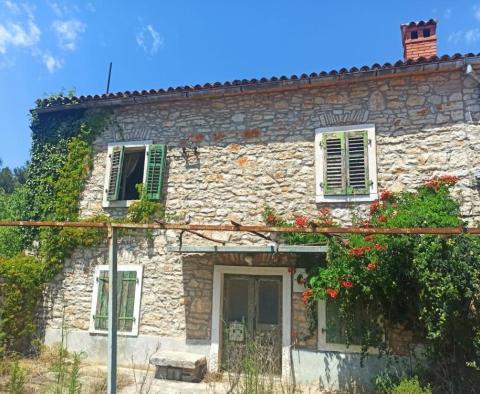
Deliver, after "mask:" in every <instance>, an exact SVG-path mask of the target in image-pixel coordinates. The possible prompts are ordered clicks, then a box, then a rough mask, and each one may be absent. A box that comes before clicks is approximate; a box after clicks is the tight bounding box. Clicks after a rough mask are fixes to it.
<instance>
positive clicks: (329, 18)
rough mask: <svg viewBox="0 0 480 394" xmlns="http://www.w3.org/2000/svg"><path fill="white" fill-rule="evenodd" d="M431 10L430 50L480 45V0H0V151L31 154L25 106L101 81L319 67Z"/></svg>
mask: <svg viewBox="0 0 480 394" xmlns="http://www.w3.org/2000/svg"><path fill="white" fill-rule="evenodd" d="M429 18H436V19H437V20H438V21H439V26H438V31H437V34H438V40H439V42H438V47H439V54H453V53H455V52H461V53H467V52H475V53H477V52H480V0H477V2H475V1H473V2H472V1H462V0H460V1H455V2H453V1H438V0H436V1H434V0H423V1H419V0H404V1H396V2H390V1H385V0H383V1H368V0H366V1H350V0H343V1H321V0H309V1H308V0H296V1H284V0H275V1H273V0H272V1H271V0H255V1H252V0H237V1H233V0H232V1H226V0H223V1H220V0H203V1H201V0H175V1H174V0H169V1H167V0H162V1H161V0H158V1H127V0H116V1H93V0H92V1H88V0H83V1H77V2H73V1H62V0H36V1H33V0H31V1H29V0H25V1H23V0H22V1H15V0H0V158H1V159H2V160H3V162H4V164H5V165H8V166H11V167H15V166H19V165H21V164H23V163H24V162H25V161H26V160H28V157H29V149H30V130H29V128H28V111H29V109H31V108H32V107H33V106H34V101H35V99H36V98H38V97H43V96H45V95H46V94H49V93H53V92H58V91H60V90H61V89H62V88H64V89H65V90H68V89H70V88H75V89H76V93H77V94H92V93H104V91H105V88H106V79H107V71H108V64H109V62H110V61H112V62H113V73H112V83H111V91H123V90H139V89H152V88H161V87H168V86H177V85H188V84H196V83H204V82H216V81H225V80H232V79H242V78H258V77H263V76H267V77H269V76H273V75H276V76H280V75H291V74H301V73H303V72H308V73H310V72H314V71H316V72H318V71H322V70H327V71H328V70H330V69H333V68H341V67H351V66H362V65H364V64H373V63H375V62H379V63H384V62H387V61H389V62H392V61H396V60H398V59H401V57H402V47H401V42H400V29H399V25H400V23H402V22H408V21H411V20H420V19H429Z"/></svg>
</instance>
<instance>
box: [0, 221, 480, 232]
mask: <svg viewBox="0 0 480 394" xmlns="http://www.w3.org/2000/svg"><path fill="white" fill-rule="evenodd" d="M2 226H3V227H5V226H19V227H91V228H105V229H107V228H108V227H112V228H117V229H118V228H124V229H139V230H142V229H143V230H178V231H232V232H250V233H251V232H262V233H313V234H399V235H401V234H433V235H435V234H436V235H455V234H480V227H399V228H386V227H275V226H265V225H239V226H236V225H231V224H184V223H182V224H180V223H166V224H162V223H158V224H141V223H97V222H48V221H46V222H38V221H0V227H2Z"/></svg>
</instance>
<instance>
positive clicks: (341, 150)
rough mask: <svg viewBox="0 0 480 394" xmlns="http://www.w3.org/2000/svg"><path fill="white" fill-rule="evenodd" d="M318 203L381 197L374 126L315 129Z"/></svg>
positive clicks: (366, 199)
mask: <svg viewBox="0 0 480 394" xmlns="http://www.w3.org/2000/svg"><path fill="white" fill-rule="evenodd" d="M315 133H316V134H315V156H316V157H315V165H316V195H317V196H316V197H317V198H316V200H317V202H341V201H372V200H375V199H377V198H378V193H377V174H376V171H377V169H376V166H377V164H376V155H375V149H376V148H375V126H373V125H361V126H348V127H329V128H320V129H317V130H315Z"/></svg>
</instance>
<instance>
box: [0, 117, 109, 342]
mask: <svg viewBox="0 0 480 394" xmlns="http://www.w3.org/2000/svg"><path fill="white" fill-rule="evenodd" d="M107 120H108V114H106V113H89V114H87V113H85V111H84V110H70V111H63V112H55V113H43V114H38V113H33V115H32V122H31V128H32V141H33V142H32V155H31V161H30V163H29V165H28V167H27V175H26V178H27V179H26V183H25V185H24V186H22V187H20V188H18V189H17V190H15V191H14V193H13V194H12V195H11V197H10V198H9V199H8V200H6V199H4V198H2V197H3V196H2V195H0V208H2V209H1V210H0V212H1V213H0V216H1V217H0V218H1V219H4V220H7V219H8V220H59V221H64V220H69V221H74V220H79V201H80V196H81V193H82V191H83V188H84V185H85V181H86V179H87V177H88V175H89V174H90V171H91V169H92V163H93V161H92V158H93V152H92V143H93V141H94V139H95V137H96V136H97V135H98V134H99V133H101V131H102V130H103V129H104V127H105V124H106V122H107ZM88 220H89V221H102V222H105V221H108V218H106V217H103V216H102V217H95V218H88ZM104 238H105V233H104V230H102V229H87V228H41V229H35V230H33V229H29V228H25V229H24V228H18V227H17V228H5V229H2V230H1V231H0V274H1V275H0V278H2V280H1V282H0V299H1V300H2V301H3V302H2V303H1V304H0V348H2V347H3V348H4V349H5V350H7V351H12V350H26V349H27V348H28V346H27V345H28V343H29V340H30V338H31V337H32V335H33V334H34V333H35V331H36V325H35V318H34V317H35V312H36V308H37V307H38V301H39V300H40V299H41V294H42V291H43V289H44V288H45V285H46V284H47V283H48V282H49V281H51V280H52V278H53V277H54V276H55V275H57V274H58V273H59V272H61V270H62V268H63V262H64V261H65V259H66V258H67V257H69V255H70V254H71V252H72V251H73V250H74V249H75V248H77V247H79V246H92V245H95V244H96V243H98V242H100V241H101V240H102V239H104ZM36 245H38V246H36ZM36 249H38V250H36ZM25 250H29V251H31V252H33V254H35V255H36V257H33V256H24V251H25ZM27 273H28V275H27Z"/></svg>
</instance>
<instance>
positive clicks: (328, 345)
mask: <svg viewBox="0 0 480 394" xmlns="http://www.w3.org/2000/svg"><path fill="white" fill-rule="evenodd" d="M317 310H318V325H317V338H318V340H317V349H318V350H320V351H326V352H341V353H361V352H362V346H361V345H354V344H351V345H349V346H348V347H347V345H345V344H342V343H332V342H327V301H326V300H319V301H318V308H317ZM384 340H385V338H384ZM367 353H368V354H378V353H379V352H378V349H377V348H373V347H370V348H368V350H367Z"/></svg>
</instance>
